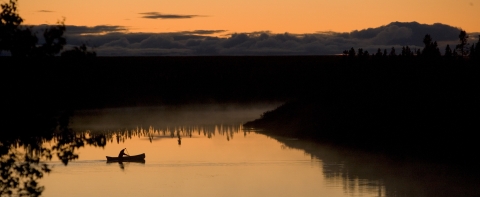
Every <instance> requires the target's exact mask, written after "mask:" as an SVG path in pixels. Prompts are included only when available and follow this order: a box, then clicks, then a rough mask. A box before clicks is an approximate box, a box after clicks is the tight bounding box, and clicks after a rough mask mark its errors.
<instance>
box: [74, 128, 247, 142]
mask: <svg viewBox="0 0 480 197" xmlns="http://www.w3.org/2000/svg"><path fill="white" fill-rule="evenodd" d="M240 132H242V133H243V135H244V136H246V135H247V134H248V133H249V132H250V131H249V130H245V129H244V128H243V125H242V124H235V125H203V126H183V127H168V126H167V127H164V128H156V127H153V126H149V127H147V128H143V127H136V128H132V129H117V130H85V131H81V132H79V133H82V134H83V135H88V136H90V135H94V136H95V135H99V134H101V136H102V137H104V139H105V140H106V141H109V142H110V143H114V142H116V143H117V144H119V143H124V142H125V141H126V140H129V139H132V138H136V137H147V138H148V140H149V141H150V142H151V143H152V142H153V141H155V140H160V139H162V138H165V137H169V138H177V139H178V140H177V142H178V145H181V143H182V138H192V136H193V134H197V135H199V136H202V135H203V136H205V137H207V138H212V137H214V136H215V135H220V136H225V138H226V140H227V141H229V140H231V139H233V137H234V135H235V134H238V133H240Z"/></svg>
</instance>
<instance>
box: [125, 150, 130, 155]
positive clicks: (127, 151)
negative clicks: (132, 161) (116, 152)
mask: <svg viewBox="0 0 480 197" xmlns="http://www.w3.org/2000/svg"><path fill="white" fill-rule="evenodd" d="M125 150H126V151H127V153H128V155H127V156H130V153H129V152H128V150H127V148H125Z"/></svg>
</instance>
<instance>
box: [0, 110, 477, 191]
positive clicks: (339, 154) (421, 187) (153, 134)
mask: <svg viewBox="0 0 480 197" xmlns="http://www.w3.org/2000/svg"><path fill="white" fill-rule="evenodd" d="M60 119H62V120H60ZM64 119H67V120H68V118H65V117H63V118H58V119H57V120H56V122H57V123H58V124H57V126H55V127H54V128H53V129H51V130H47V131H48V132H46V131H43V130H42V132H30V133H18V134H14V135H13V134H12V135H7V136H2V138H1V139H0V156H1V160H0V175H1V184H0V189H1V190H0V191H1V193H0V196H21V195H24V196H39V195H41V194H42V193H43V192H44V190H45V187H44V186H42V185H40V184H39V183H38V182H39V180H40V179H42V178H43V177H44V176H45V174H46V173H49V172H51V170H52V168H51V166H49V165H47V164H46V163H45V162H46V161H49V160H51V159H52V158H58V159H59V161H61V162H62V164H63V165H65V166H66V165H68V164H69V163H70V162H71V161H73V160H76V159H79V153H78V152H79V151H78V150H79V149H81V148H82V147H86V146H93V147H106V146H107V145H108V144H122V143H125V142H127V141H129V140H132V139H134V138H137V139H138V138H141V139H142V140H143V139H145V140H144V142H145V143H149V144H153V143H155V142H157V141H158V140H161V139H164V138H170V139H172V140H169V141H168V142H169V143H172V145H173V146H174V147H175V148H177V143H178V146H182V147H181V148H180V149H182V150H185V149H186V148H187V147H188V146H189V145H191V144H193V143H189V141H188V140H189V138H199V137H202V138H215V137H216V139H218V138H220V140H219V141H222V143H224V144H225V143H226V144H235V142H236V141H238V140H239V139H237V140H235V139H236V138H235V137H237V138H238V135H242V134H243V136H247V135H248V134H249V133H250V132H253V131H249V130H246V129H244V128H243V127H242V124H240V123H238V124H233V123H232V124H186V125H184V126H182V125H180V124H176V125H173V126H168V125H156V126H146V127H143V126H131V125H129V126H130V127H123V128H122V129H98V128H96V129H84V130H79V129H77V130H76V131H74V130H72V129H71V128H69V127H68V121H65V120H64ZM39 129H41V128H39ZM39 133H41V134H39ZM270 137H271V138H273V139H275V140H277V141H278V142H280V143H281V146H280V147H278V149H284V150H288V149H298V150H302V151H304V152H305V154H306V155H308V156H310V158H311V159H312V161H313V160H314V161H320V162H312V165H314V166H315V167H316V168H319V169H321V170H322V174H323V180H325V184H326V186H327V187H335V188H341V190H342V191H343V192H344V193H345V194H346V195H344V196H347V195H348V196H353V195H355V196H356V195H362V194H369V195H370V194H375V195H376V196H409V197H416V196H426V197H430V196H436V197H437V196H438V197H442V196H480V191H479V190H478V185H480V184H479V183H480V181H479V180H478V178H477V176H475V175H476V173H470V172H469V171H468V170H464V171H459V170H457V169H453V168H452V167H451V166H448V165H440V164H432V163H427V162H422V161H405V160H403V161H402V160H400V161H399V160H394V159H390V158H388V157H384V156H381V155H380V156H379V155H372V154H366V153H363V152H360V151H356V150H346V149H339V148H338V147H334V146H327V145H322V144H318V143H313V142H306V141H303V140H297V139H287V138H281V137H275V136H270ZM142 143H143V141H142ZM197 145H198V144H197ZM202 145H203V144H200V145H199V146H202ZM262 145H263V144H262ZM122 146H123V145H122ZM190 148H193V149H195V148H198V146H196V147H192V146H191V147H190ZM239 148H242V151H244V149H245V151H247V149H246V147H239ZM256 150H258V149H256ZM280 152H282V153H283V152H286V151H280ZM217 153H220V152H217ZM237 153H238V152H237ZM246 154H249V153H246ZM191 155H193V154H191ZM191 155H190V156H191ZM163 156H164V155H163ZM212 158H213V157H212ZM262 158H263V157H262ZM307 160H308V159H307ZM199 161H200V163H202V162H207V163H208V162H209V160H208V159H207V160H206V161H204V160H199ZM199 161H196V162H199ZM98 162H100V161H98ZM104 162H105V161H104V160H101V163H102V165H105V164H104ZM162 162H163V157H162ZM175 162H176V161H175ZM245 162H247V163H248V161H244V160H239V163H240V164H241V165H244V164H245ZM107 165H110V166H113V167H114V168H116V170H118V168H120V169H121V170H125V171H128V169H129V167H128V166H129V165H146V164H145V160H144V161H140V162H108V161H107ZM117 165H118V167H117ZM174 165H178V163H174ZM130 169H132V168H130ZM263 170H267V169H266V168H265V169H263ZM227 178H228V177H227ZM231 178H232V179H233V178H234V177H231Z"/></svg>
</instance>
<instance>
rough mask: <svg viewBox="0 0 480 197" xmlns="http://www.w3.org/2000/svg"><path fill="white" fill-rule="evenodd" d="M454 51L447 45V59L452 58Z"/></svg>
mask: <svg viewBox="0 0 480 197" xmlns="http://www.w3.org/2000/svg"><path fill="white" fill-rule="evenodd" d="M452 55H453V54H452V49H451V48H450V45H448V44H447V47H446V48H445V57H452Z"/></svg>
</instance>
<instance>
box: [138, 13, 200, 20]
mask: <svg viewBox="0 0 480 197" xmlns="http://www.w3.org/2000/svg"><path fill="white" fill-rule="evenodd" d="M139 14H141V15H144V16H142V18H148V19H188V18H194V17H199V15H178V14H161V13H158V12H144V13H139Z"/></svg>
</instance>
